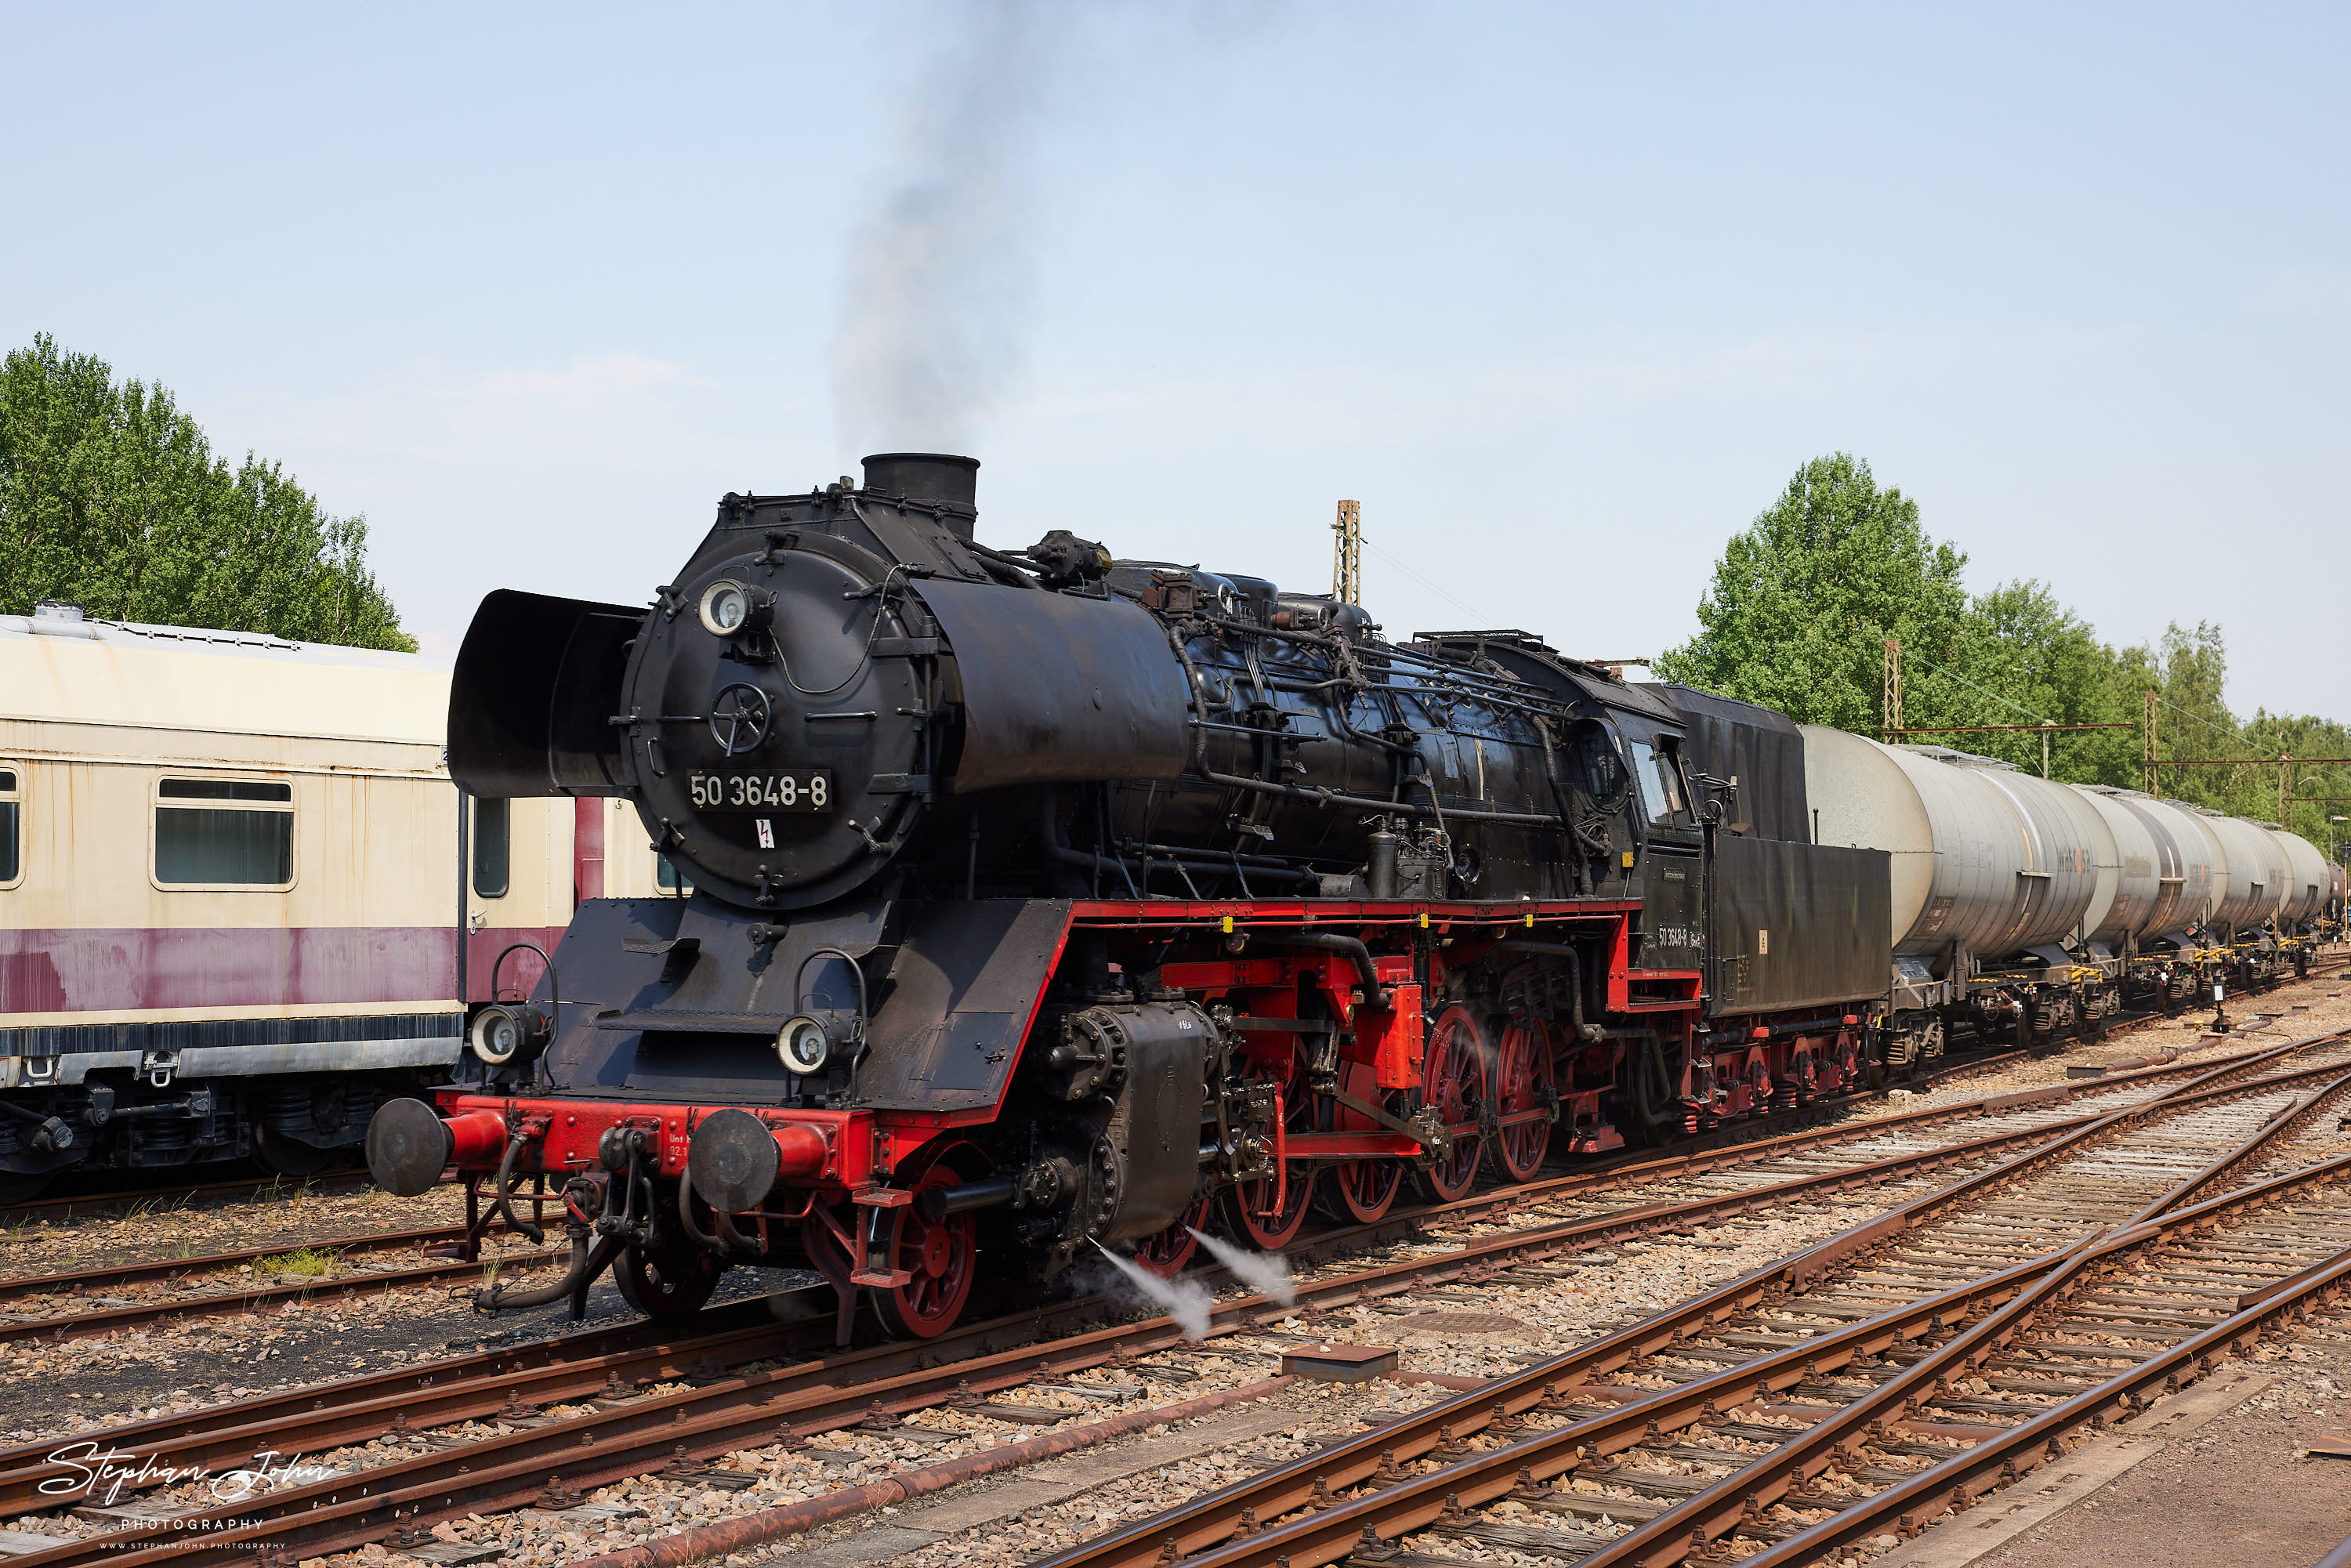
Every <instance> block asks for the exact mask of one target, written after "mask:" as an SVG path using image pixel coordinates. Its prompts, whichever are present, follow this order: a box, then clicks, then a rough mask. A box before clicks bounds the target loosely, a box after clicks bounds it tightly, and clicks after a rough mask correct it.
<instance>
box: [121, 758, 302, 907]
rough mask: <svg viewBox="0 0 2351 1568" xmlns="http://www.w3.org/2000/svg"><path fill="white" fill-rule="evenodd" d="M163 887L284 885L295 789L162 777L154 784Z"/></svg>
mask: <svg viewBox="0 0 2351 1568" xmlns="http://www.w3.org/2000/svg"><path fill="white" fill-rule="evenodd" d="M155 881H156V883H157V884H158V885H159V886H162V887H224V888H225V887H280V888H282V887H291V886H292V885H293V884H294V787H293V786H292V785H291V784H284V783H279V782H277V781H275V780H272V779H163V780H162V782H160V783H158V784H157V785H156V786H155Z"/></svg>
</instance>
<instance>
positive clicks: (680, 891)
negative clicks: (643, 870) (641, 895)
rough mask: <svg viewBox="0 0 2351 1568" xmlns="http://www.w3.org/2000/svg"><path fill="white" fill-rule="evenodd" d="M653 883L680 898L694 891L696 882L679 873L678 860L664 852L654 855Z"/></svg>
mask: <svg viewBox="0 0 2351 1568" xmlns="http://www.w3.org/2000/svg"><path fill="white" fill-rule="evenodd" d="M653 885H654V886H656V887H658V888H660V889H661V890H662V891H663V892H664V893H674V894H677V895H678V896H679V897H680V898H684V897H685V896H686V895H687V894H690V893H692V892H693V891H694V883H691V882H688V881H687V880H686V879H685V878H684V877H683V876H681V875H679V874H678V870H677V862H675V861H674V860H672V859H670V858H669V856H667V855H664V854H657V855H655V856H653Z"/></svg>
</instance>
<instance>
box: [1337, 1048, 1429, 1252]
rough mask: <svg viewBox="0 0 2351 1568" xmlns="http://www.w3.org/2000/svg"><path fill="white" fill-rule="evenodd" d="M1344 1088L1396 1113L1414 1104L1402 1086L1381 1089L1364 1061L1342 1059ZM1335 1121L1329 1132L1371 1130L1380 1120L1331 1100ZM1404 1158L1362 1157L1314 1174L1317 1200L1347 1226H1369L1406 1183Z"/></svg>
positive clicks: (1388, 1156)
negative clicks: (1316, 1174) (1408, 1100)
mask: <svg viewBox="0 0 2351 1568" xmlns="http://www.w3.org/2000/svg"><path fill="white" fill-rule="evenodd" d="M1342 1071H1343V1074H1344V1076H1343V1087H1344V1088H1345V1089H1346V1091H1347V1092H1348V1093H1350V1094H1353V1096H1355V1098H1357V1099H1358V1100H1370V1101H1375V1102H1377V1103H1379V1104H1380V1105H1382V1106H1384V1107H1385V1108H1386V1109H1387V1110H1388V1111H1389V1112H1391V1113H1394V1114H1395V1115H1398V1116H1404V1115H1408V1114H1410V1113H1411V1110H1412V1107H1411V1106H1409V1105H1407V1104H1405V1092H1404V1091H1403V1090H1401V1089H1389V1090H1385V1091H1383V1090H1382V1089H1381V1088H1380V1086H1379V1076H1378V1074H1377V1073H1375V1072H1374V1071H1373V1070H1372V1069H1371V1068H1370V1067H1369V1066H1368V1065H1366V1064H1365V1063H1364V1062H1360V1061H1350V1062H1346V1063H1343V1066H1342ZM1328 1104H1329V1106H1330V1110H1329V1113H1328V1114H1329V1116H1330V1121H1331V1125H1330V1126H1329V1127H1326V1128H1325V1129H1323V1130H1324V1131H1326V1132H1341V1133H1359V1132H1371V1131H1374V1130H1376V1129H1377V1128H1378V1125H1379V1124H1377V1123H1375V1122H1374V1121H1373V1120H1372V1119H1371V1118H1370V1117H1368V1116H1366V1115H1364V1113H1362V1112H1360V1111H1350V1110H1348V1109H1347V1108H1346V1107H1345V1106H1343V1105H1341V1104H1339V1103H1337V1102H1335V1101H1332V1102H1328ZM1404 1171H1405V1166H1404V1162H1403V1161H1402V1160H1399V1159H1396V1158H1395V1157H1394V1156H1393V1155H1373V1156H1370V1157H1367V1158H1364V1159H1357V1160H1341V1161H1339V1162H1338V1163H1337V1164H1336V1165H1333V1166H1330V1167H1329V1168H1327V1169H1325V1170H1324V1171H1323V1172H1322V1175H1321V1176H1319V1177H1317V1178H1316V1183H1317V1186H1316V1190H1315V1201H1316V1202H1317V1203H1318V1204H1319V1205H1320V1206H1321V1207H1322V1210H1323V1212H1324V1213H1326V1214H1328V1215H1329V1216H1330V1217H1331V1218H1333V1219H1336V1220H1338V1221H1339V1222H1340V1223H1341V1224H1343V1225H1369V1224H1371V1223H1372V1221H1374V1220H1375V1219H1378V1218H1382V1217H1384V1215H1385V1214H1386V1213H1387V1211H1388V1209H1389V1208H1390V1207H1392V1206H1393V1205H1394V1204H1395V1197H1396V1194H1397V1193H1398V1192H1399V1191H1401V1190H1403V1187H1404Z"/></svg>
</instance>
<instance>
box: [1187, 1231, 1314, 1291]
mask: <svg viewBox="0 0 2351 1568" xmlns="http://www.w3.org/2000/svg"><path fill="white" fill-rule="evenodd" d="M1185 1228H1186V1230H1191V1231H1192V1234H1193V1235H1194V1236H1195V1237H1196V1238H1198V1239H1199V1242H1200V1245H1201V1246H1203V1247H1205V1248H1207V1249H1208V1251H1209V1253H1210V1255H1211V1256H1213V1257H1214V1258H1215V1259H1216V1260H1217V1262H1219V1263H1222V1264H1223V1265H1224V1266H1225V1267H1226V1268H1227V1269H1228V1270H1231V1271H1232V1276H1233V1278H1234V1279H1236V1280H1238V1281H1240V1282H1241V1283H1242V1284H1244V1285H1247V1286H1248V1287H1249V1289H1250V1290H1252V1291H1256V1292H1257V1293H1258V1294H1259V1295H1260V1296H1270V1297H1272V1298H1273V1301H1274V1304H1275V1305H1277V1306H1283V1307H1294V1306H1296V1305H1297V1304H1298V1281H1295V1280H1292V1279H1291V1278H1290V1260H1288V1259H1287V1258H1284V1257H1283V1256H1282V1255H1281V1254H1280V1253H1279V1252H1245V1251H1243V1250H1241V1249H1239V1248H1238V1247H1236V1246H1234V1245H1233V1244H1232V1243H1231V1242H1229V1241H1228V1240H1226V1239H1224V1238H1223V1237H1221V1236H1211V1235H1209V1234H1208V1233H1207V1231H1205V1230H1193V1229H1192V1228H1191V1227H1190V1226H1186V1227H1185Z"/></svg>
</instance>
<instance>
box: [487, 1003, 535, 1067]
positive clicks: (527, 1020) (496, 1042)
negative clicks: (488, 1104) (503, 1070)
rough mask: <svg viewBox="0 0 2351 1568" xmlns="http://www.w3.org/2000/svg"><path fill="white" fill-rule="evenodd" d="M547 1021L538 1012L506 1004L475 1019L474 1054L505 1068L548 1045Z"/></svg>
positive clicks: (533, 1009)
mask: <svg viewBox="0 0 2351 1568" xmlns="http://www.w3.org/2000/svg"><path fill="white" fill-rule="evenodd" d="M547 1033H548V1030H547V1020H546V1019H544V1018H542V1017H540V1016H539V1013H538V1009H536V1008H512V1007H507V1006H505V1005H504V1004H503V1003H497V1004H493V1005H491V1006H489V1007H486V1008H484V1009H482V1010H481V1011H480V1012H478V1013H476V1014H475V1015H474V1028H473V1031H472V1036H471V1043H472V1045H473V1048H474V1054H475V1056H478V1057H480V1058H481V1059H482V1060H483V1061H486V1062H488V1063H489V1064H490V1065H491V1066H492V1067H503V1066H505V1065H506V1064H507V1062H509V1061H514V1060H515V1058H516V1057H517V1056H525V1055H528V1054H532V1053H535V1052H536V1051H538V1048H539V1047H540V1046H542V1045H545V1044H546V1043H547Z"/></svg>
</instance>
